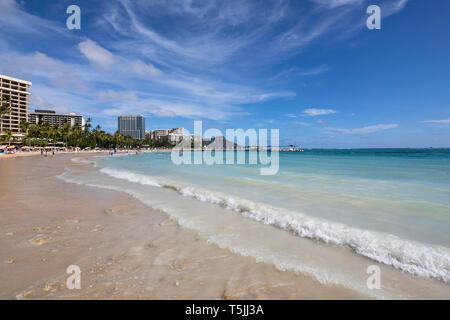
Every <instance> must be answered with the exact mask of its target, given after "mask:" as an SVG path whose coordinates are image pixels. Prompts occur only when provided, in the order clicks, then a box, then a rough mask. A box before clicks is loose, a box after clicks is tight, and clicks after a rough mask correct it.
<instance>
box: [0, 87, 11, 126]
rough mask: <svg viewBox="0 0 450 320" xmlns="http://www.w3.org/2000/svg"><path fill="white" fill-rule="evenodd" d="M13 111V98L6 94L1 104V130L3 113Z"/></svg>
mask: <svg viewBox="0 0 450 320" xmlns="http://www.w3.org/2000/svg"><path fill="white" fill-rule="evenodd" d="M10 113H11V98H10V97H9V96H5V97H3V99H2V102H1V104H0V132H2V131H3V115H4V114H10Z"/></svg>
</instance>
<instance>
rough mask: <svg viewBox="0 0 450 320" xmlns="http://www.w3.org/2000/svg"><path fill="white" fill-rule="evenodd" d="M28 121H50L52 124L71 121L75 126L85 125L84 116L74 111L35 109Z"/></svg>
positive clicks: (29, 115)
mask: <svg viewBox="0 0 450 320" xmlns="http://www.w3.org/2000/svg"><path fill="white" fill-rule="evenodd" d="M28 122H29V123H31V124H39V123H48V124H50V125H52V126H53V125H58V126H63V125H64V124H66V123H69V124H70V126H71V127H73V126H80V127H82V126H84V117H83V116H82V115H80V114H76V113H73V112H70V113H56V111H53V110H34V112H30V113H29V114H28Z"/></svg>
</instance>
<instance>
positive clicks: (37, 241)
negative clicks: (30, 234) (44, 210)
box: [30, 235, 48, 246]
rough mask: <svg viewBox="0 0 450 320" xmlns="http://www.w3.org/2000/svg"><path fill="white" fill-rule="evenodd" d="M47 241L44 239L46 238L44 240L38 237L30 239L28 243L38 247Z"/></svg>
mask: <svg viewBox="0 0 450 320" xmlns="http://www.w3.org/2000/svg"><path fill="white" fill-rule="evenodd" d="M47 240H48V239H46V238H44V237H42V236H39V235H38V236H37V237H36V238H33V239H31V240H30V242H31V243H32V244H35V245H37V246H40V245H43V244H44V243H46V242H47Z"/></svg>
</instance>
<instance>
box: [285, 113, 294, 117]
mask: <svg viewBox="0 0 450 320" xmlns="http://www.w3.org/2000/svg"><path fill="white" fill-rule="evenodd" d="M285 116H286V117H288V118H297V116H296V115H295V114H292V113H288V114H285Z"/></svg>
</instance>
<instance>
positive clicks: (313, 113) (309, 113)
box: [303, 108, 337, 117]
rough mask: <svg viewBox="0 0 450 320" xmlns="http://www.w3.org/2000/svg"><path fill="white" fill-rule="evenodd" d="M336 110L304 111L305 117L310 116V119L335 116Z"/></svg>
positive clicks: (314, 109) (311, 109) (310, 109)
mask: <svg viewBox="0 0 450 320" xmlns="http://www.w3.org/2000/svg"><path fill="white" fill-rule="evenodd" d="M336 112H337V111H336V110H333V109H316V108H309V109H305V110H303V115H305V116H309V117H315V116H324V115H327V114H334V113H336Z"/></svg>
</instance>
